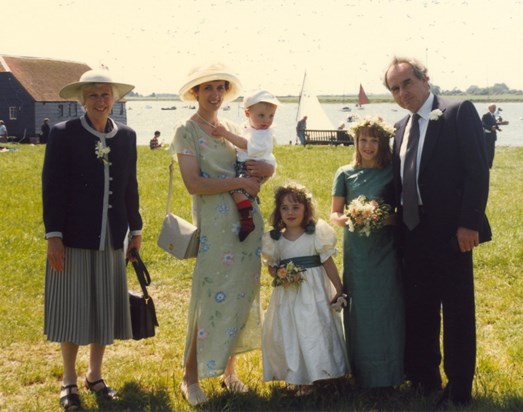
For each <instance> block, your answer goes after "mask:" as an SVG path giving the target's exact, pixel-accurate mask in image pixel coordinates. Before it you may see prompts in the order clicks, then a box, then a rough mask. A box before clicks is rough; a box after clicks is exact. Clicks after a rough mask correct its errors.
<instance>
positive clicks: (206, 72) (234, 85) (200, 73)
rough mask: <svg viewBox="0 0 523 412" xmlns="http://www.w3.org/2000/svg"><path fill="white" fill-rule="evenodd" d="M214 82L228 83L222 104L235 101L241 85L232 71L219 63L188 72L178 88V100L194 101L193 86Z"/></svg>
mask: <svg viewBox="0 0 523 412" xmlns="http://www.w3.org/2000/svg"><path fill="white" fill-rule="evenodd" d="M216 80H225V81H228V82H229V90H228V91H227V93H226V94H225V96H224V99H223V100H224V102H230V101H232V100H234V99H236V98H237V97H238V96H239V95H240V92H241V88H242V85H241V83H240V80H239V79H238V77H236V75H234V74H233V73H232V71H231V70H230V69H229V68H228V67H227V66H225V65H223V64H221V63H213V64H210V65H207V66H201V67H197V68H195V69H193V70H191V71H190V72H189V75H188V76H187V79H186V80H185V83H184V85H183V86H182V87H181V88H180V91H179V95H180V99H182V100H183V101H185V102H190V101H195V100H196V97H195V96H194V94H193V92H192V88H193V87H194V86H198V85H199V84H202V83H207V82H212V81H216Z"/></svg>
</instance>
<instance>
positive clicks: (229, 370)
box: [171, 64, 274, 406]
mask: <svg viewBox="0 0 523 412" xmlns="http://www.w3.org/2000/svg"><path fill="white" fill-rule="evenodd" d="M240 88H241V85H240V82H239V80H238V79H237V77H236V76H235V75H234V74H232V73H231V72H230V70H228V69H227V68H226V67H224V66H223V65H221V64H214V65H210V66H206V67H200V68H197V69H195V70H193V71H192V72H191V73H190V74H189V77H188V79H187V81H186V82H185V84H184V86H183V87H182V88H181V89H180V97H181V98H182V99H183V100H184V101H191V102H194V101H197V102H198V109H197V111H196V112H195V114H194V115H193V116H192V117H191V118H190V119H188V120H187V121H186V122H185V123H184V124H183V125H180V126H179V127H178V128H177V130H176V133H175V137H174V140H173V143H172V145H171V151H172V152H173V154H174V155H175V160H177V161H178V164H179V167H180V172H181V175H182V179H183V182H184V184H185V186H186V188H187V191H188V192H189V193H190V194H191V195H192V196H193V219H194V220H195V221H196V222H197V225H198V227H199V228H200V247H199V251H198V256H197V258H196V266H195V268H194V273H193V283H192V290H191V300H190V305H189V319H188V329H187V337H186V344H185V354H184V363H183V365H184V376H183V381H182V384H181V391H182V393H183V395H184V397H185V398H186V400H187V401H188V402H189V403H190V404H191V405H193V406H196V405H200V404H202V403H205V402H206V401H207V397H206V395H205V393H204V392H203V391H202V389H201V387H200V385H199V378H209V377H214V376H219V375H223V376H222V380H221V382H222V386H224V387H225V388H226V389H228V390H229V391H232V392H246V391H247V390H248V388H247V386H246V385H245V384H244V383H243V382H241V381H240V380H239V379H238V377H237V376H236V373H235V369H234V360H235V354H238V353H242V352H246V351H249V350H253V349H257V348H259V347H260V303H259V291H260V269H261V267H260V266H261V237H262V233H263V218H262V216H261V214H260V210H259V208H258V206H257V205H254V208H253V212H252V213H253V220H254V223H255V230H254V231H253V232H252V233H251V234H250V235H249V237H248V238H247V239H245V240H244V241H243V242H240V240H239V238H238V233H239V228H240V225H239V214H238V211H237V209H236V206H235V204H234V201H233V200H232V197H231V196H230V194H229V192H230V191H231V190H235V189H243V190H245V191H247V192H248V193H249V194H250V195H252V196H253V197H256V195H257V194H258V192H259V190H260V183H259V181H258V179H256V177H268V176H271V175H272V173H273V172H274V168H273V167H272V166H271V165H269V164H267V163H264V162H255V161H249V162H248V164H247V169H248V171H249V173H250V175H251V176H252V177H250V178H236V177H235V168H234V166H235V162H236V150H235V147H234V146H233V145H232V144H231V143H229V142H228V141H227V140H225V139H224V138H221V137H213V136H212V132H213V130H214V129H215V128H216V126H217V125H218V124H222V125H224V126H225V127H226V128H227V129H228V130H229V131H231V132H232V133H235V134H240V132H241V131H240V130H239V127H238V126H236V125H235V124H233V123H231V122H228V121H223V120H219V119H218V110H219V109H220V106H221V104H222V103H223V102H227V101H232V100H234V99H235V98H236V97H237V96H238V95H239V93H240Z"/></svg>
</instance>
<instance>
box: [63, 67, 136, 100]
mask: <svg viewBox="0 0 523 412" xmlns="http://www.w3.org/2000/svg"><path fill="white" fill-rule="evenodd" d="M95 83H108V84H111V85H112V86H113V87H114V88H115V89H116V92H117V93H118V99H121V98H122V97H124V96H125V95H126V94H127V93H129V92H130V91H131V90H133V89H134V86H133V85H132V84H126V83H119V82H115V81H114V80H113V78H112V77H111V73H109V71H108V70H106V69H93V70H88V71H86V72H85V73H84V74H82V76H81V77H80V80H79V81H77V82H74V83H70V84H68V85H66V86H64V87H63V88H62V90H60V97H63V98H64V99H72V98H74V99H75V100H80V101H81V99H82V96H81V93H82V89H83V87H84V86H86V85H89V84H95Z"/></svg>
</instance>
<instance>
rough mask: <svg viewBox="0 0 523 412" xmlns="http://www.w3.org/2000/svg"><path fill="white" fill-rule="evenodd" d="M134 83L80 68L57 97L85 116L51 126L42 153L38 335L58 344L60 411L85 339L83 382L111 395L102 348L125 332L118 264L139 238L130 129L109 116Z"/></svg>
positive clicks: (124, 294)
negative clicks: (43, 258) (43, 246)
mask: <svg viewBox="0 0 523 412" xmlns="http://www.w3.org/2000/svg"><path fill="white" fill-rule="evenodd" d="M133 88H134V86H132V85H130V84H125V83H119V82H115V81H113V80H112V77H111V75H110V73H109V72H108V71H107V70H89V71H87V72H85V73H84V74H82V76H81V77H80V80H79V81H78V82H75V83H71V84H68V85H66V86H65V87H64V88H63V89H62V90H61V91H60V97H62V98H64V99H75V100H78V101H79V102H80V104H81V105H82V106H83V107H84V108H85V114H82V116H81V117H80V118H77V119H72V120H68V121H65V122H61V123H58V124H57V125H55V126H53V128H52V129H51V132H50V133H49V141H48V142H47V146H46V150H45V159H44V166H43V172H42V200H43V201H42V204H43V218H44V219H43V220H44V226H45V238H46V239H47V265H46V270H45V293H44V333H45V335H46V336H47V339H48V340H49V341H50V342H58V343H59V344H60V347H61V352H62V362H63V378H62V387H61V392H60V405H61V406H62V408H63V409H64V410H66V411H69V410H77V409H81V402H80V396H79V391H78V386H77V368H76V364H77V357H78V349H79V347H80V346H84V345H89V355H88V363H87V365H86V362H85V361H84V360H83V359H82V361H81V364H82V369H86V371H85V376H84V379H83V386H85V388H86V389H88V390H89V391H91V392H94V393H95V394H96V395H98V396H102V397H104V398H107V399H115V398H117V395H118V394H117V392H116V391H115V390H114V389H112V388H111V387H109V386H107V385H106V383H105V381H104V379H103V370H102V364H103V358H104V353H105V349H106V346H107V345H111V344H113V343H114V341H115V340H116V339H131V338H132V330H131V315H130V310H129V294H128V289H127V274H126V269H125V264H126V258H128V259H131V260H133V259H134V258H133V257H131V254H130V251H131V250H132V249H136V250H139V249H140V246H141V241H142V218H141V216H140V208H139V195H138V182H137V178H136V156H137V154H136V133H135V132H134V130H132V129H131V128H129V127H127V126H126V125H124V124H122V123H118V122H115V121H114V120H113V119H111V118H110V117H109V114H110V113H111V110H112V107H113V104H114V102H117V101H118V100H119V99H121V98H122V97H124V96H125V95H126V94H127V93H129V92H130V91H131V90H132V89H133ZM127 241H128V247H127V249H125V243H126V242H127Z"/></svg>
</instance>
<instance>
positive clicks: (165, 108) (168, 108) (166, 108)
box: [162, 106, 176, 110]
mask: <svg viewBox="0 0 523 412" xmlns="http://www.w3.org/2000/svg"><path fill="white" fill-rule="evenodd" d="M162 110H176V106H171V107H162Z"/></svg>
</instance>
